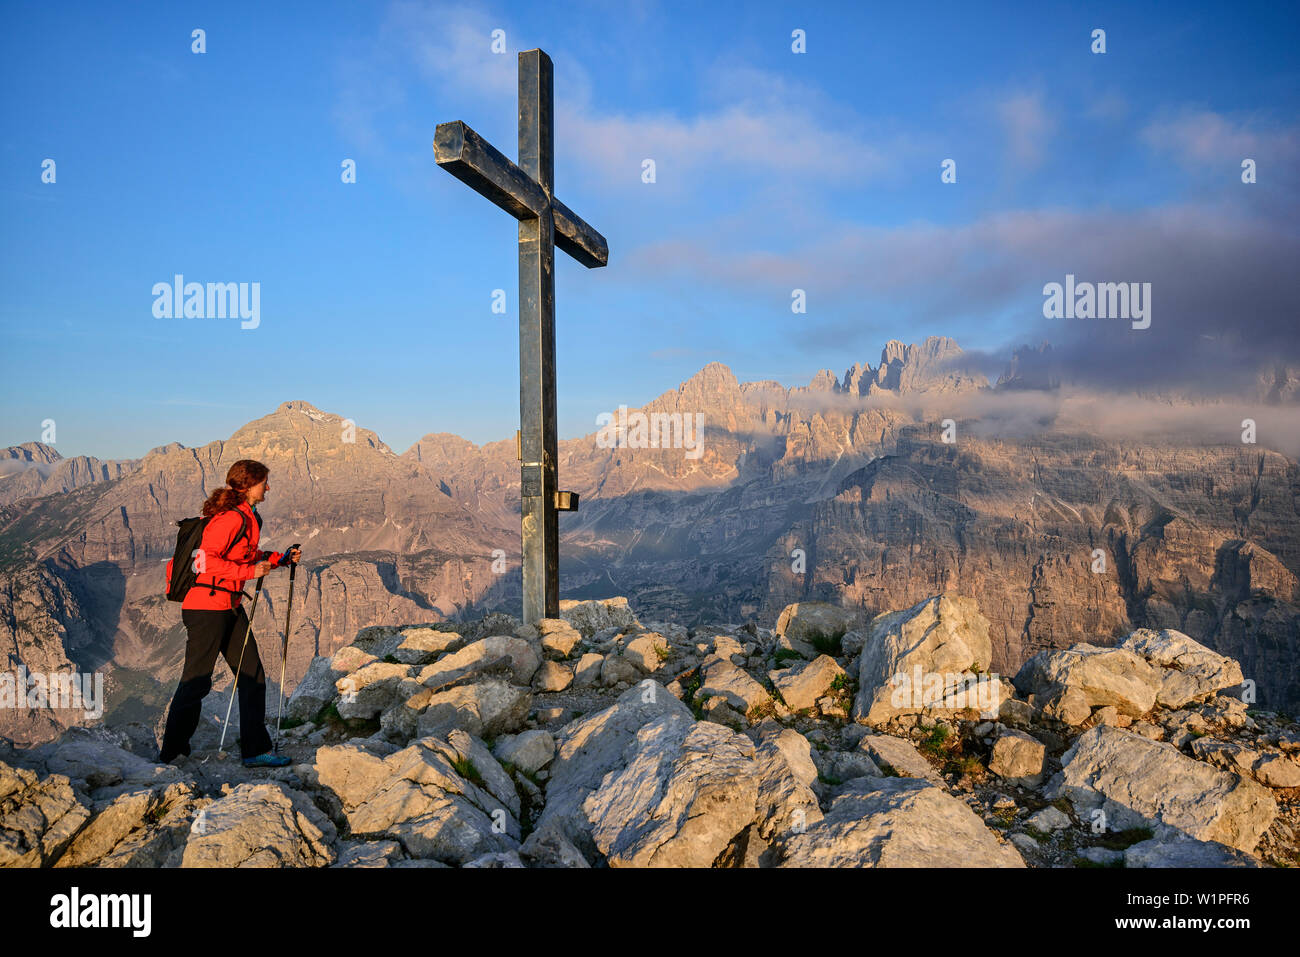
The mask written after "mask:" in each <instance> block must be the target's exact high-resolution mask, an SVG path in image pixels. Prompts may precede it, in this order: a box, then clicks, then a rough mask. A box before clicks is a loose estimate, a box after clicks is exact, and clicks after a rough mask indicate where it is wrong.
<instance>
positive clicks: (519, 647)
mask: <svg viewBox="0 0 1300 957" xmlns="http://www.w3.org/2000/svg"><path fill="white" fill-rule="evenodd" d="M502 657H507V658H509V659H510V672H511V678H510V680H511V681H512V682H513V683H514V684H517V685H522V686H524V687H527V686H528V684H529V682H531V681H532V680H533V674H534V673H535V672H536V671H537V669H538V668H539V667H541V664H542V656H541V654H540V652H539V651H538V649H537V646H536V645H534V644H533V643H532V642H530V641H528V640H526V639H524V638H516V637H515V636H514V635H490V636H489V637H487V638H481V639H479V640H478V641H475V642H471V643H470V644H468V645H466V646H465V647H463V648H461V649H460V650H458V651H453V652H452V653H451V654H447V655H443V656H442V657H441V658H439V659H438V660H437V661H436V662H434V663H433V664H431V665H425V666H424V667H423V668H421V669H420V671H419V673H418V674H417V675H416V680H417V681H418V682H419V683H420V684H423V685H426V686H430V687H433V686H442V685H445V684H446V683H447V681H448V680H451V679H454V677H455V676H456V675H457V674H461V673H470V672H473V671H476V670H481V669H482V668H483V667H486V666H489V665H491V664H492V663H493V662H495V661H496V659H498V658H502Z"/></svg>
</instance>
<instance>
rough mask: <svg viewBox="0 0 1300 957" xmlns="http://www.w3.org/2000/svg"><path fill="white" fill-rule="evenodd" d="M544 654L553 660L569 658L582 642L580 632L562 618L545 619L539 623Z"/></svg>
mask: <svg viewBox="0 0 1300 957" xmlns="http://www.w3.org/2000/svg"><path fill="white" fill-rule="evenodd" d="M537 629H538V634H539V635H540V637H541V642H542V652H543V653H544V654H546V655H547V656H548V657H551V658H567V657H569V655H571V654H573V649H574V648H576V647H578V644H579V643H580V642H581V641H582V632H580V631H578V629H577V628H574V627H573V626H572V625H570V624H569V623H568V622H567V621H565V620H564V619H562V618H543V619H542V620H541V621H539V622H538V623H537Z"/></svg>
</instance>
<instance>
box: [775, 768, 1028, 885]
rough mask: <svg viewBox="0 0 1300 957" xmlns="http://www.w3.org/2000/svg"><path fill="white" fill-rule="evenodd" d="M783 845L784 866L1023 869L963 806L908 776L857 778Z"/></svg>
mask: <svg viewBox="0 0 1300 957" xmlns="http://www.w3.org/2000/svg"><path fill="white" fill-rule="evenodd" d="M779 843H780V848H781V853H782V860H781V865H780V866H782V867H1024V866H1025V864H1024V860H1023V859H1022V858H1021V857H1020V854H1019V852H1018V851H1016V849H1015V848H1014V847H1013V846H1011V845H1009V844H1003V843H1001V842H999V840H998V838H997V836H996V835H995V834H994V833H993V832H992V831H990V830H989V829H988V828H987V827H985V825H984V822H982V821H981V820H980V819H979V818H978V817H977V816H976V815H975V813H974V812H973V811H972V810H971V809H970V808H969V807H967V806H966V804H964V803H963V802H962V801H959V800H957V799H956V798H954V797H951V796H950V795H948V794H946V793H945V792H944V790H943V789H942V788H940V787H937V786H935V785H933V784H930V783H929V782H926V781H920V780H916V779H913V778H868V777H863V778H856V779H855V780H852V781H850V782H848V783H847V784H845V785H844V790H843V791H842V792H841V793H840V794H838V795H837V796H836V797H835V798H834V800H833V801H832V802H831V806H830V810H829V811H828V812H827V814H826V816H825V817H824V818H822V820H821V821H819V822H817V823H816V824H813V825H812V826H811V827H809V828H808V829H807V830H806V831H804V832H803V833H790V834H787V836H786V837H785V838H784V840H782V841H781V842H779Z"/></svg>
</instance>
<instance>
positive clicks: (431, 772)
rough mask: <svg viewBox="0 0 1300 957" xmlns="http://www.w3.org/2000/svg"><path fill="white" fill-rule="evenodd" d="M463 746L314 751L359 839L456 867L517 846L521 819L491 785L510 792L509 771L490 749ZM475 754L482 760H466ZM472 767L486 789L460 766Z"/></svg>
mask: <svg viewBox="0 0 1300 957" xmlns="http://www.w3.org/2000/svg"><path fill="white" fill-rule="evenodd" d="M455 734H456V732H453V736H454V735H455ZM460 743H461V745H462V747H461V749H460V750H457V748H455V747H453V745H452V744H451V743H450V742H448V741H443V740H441V739H439V738H434V737H428V738H421V739H420V740H419V741H416V742H415V743H413V744H412V745H410V746H409V747H407V748H403V749H402V750H401V751H398V752H396V753H394V754H390V755H388V756H387V757H384V758H379V757H376V756H375V755H373V754H370V753H369V752H367V751H366V750H365V749H363V748H360V747H357V746H356V745H353V744H345V745H337V746H333V747H325V748H321V749H320V750H318V751H317V752H316V772H317V775H318V778H319V781H320V785H321V787H322V788H327V789H329V790H330V791H332V792H333V793H334V794H335V796H336V797H337V798H338V800H339V802H340V804H341V806H342V809H343V813H344V815H345V816H346V818H347V821H348V825H349V828H350V830H351V833H352V835H353V836H355V837H366V838H384V839H390V840H396V841H398V842H400V843H401V845H402V847H403V848H404V849H405V851H406V853H407V854H409V855H410V856H411V857H415V858H432V859H434V860H437V861H441V862H443V863H447V864H457V865H459V864H465V863H468V862H469V861H472V860H474V859H475V858H478V857H481V856H482V855H483V854H486V853H491V852H497V851H510V850H515V849H517V848H518V846H519V845H518V842H519V838H520V827H519V822H518V820H517V819H516V818H515V816H514V815H513V813H512V812H511V811H510V809H509V808H508V807H506V806H505V805H504V804H502V802H501V801H500V800H499V798H498V797H497V796H495V795H494V794H493V793H492V791H491V790H489V787H490V786H495V787H496V788H498V789H501V790H504V788H505V781H508V778H503V777H502V776H503V775H504V773H505V772H504V770H502V769H501V767H500V765H499V764H496V762H495V760H494V759H493V758H492V757H491V755H490V754H487V752H486V748H483V750H482V751H481V752H480V751H477V749H474V748H473V745H472V743H469V744H467V743H466V742H465V740H464V739H461V742H460ZM478 747H480V748H481V747H482V743H481V742H479V743H478ZM473 753H476V754H477V755H478V757H477V758H469V759H468V762H467V755H469V754H473ZM470 765H472V766H473V768H474V770H475V772H476V773H477V775H478V776H480V777H481V778H482V779H483V780H484V783H485V786H484V787H480V786H479V785H477V784H475V783H474V782H473V781H471V780H469V779H467V778H466V777H465V776H463V775H462V774H461V773H460V771H459V770H458V767H461V768H464V769H465V770H466V771H467V772H468V771H469V767H470ZM480 765H482V766H481V767H480ZM494 766H495V770H494V769H493V767H494ZM493 781H495V782H496V783H495V785H492V784H490V782H493Z"/></svg>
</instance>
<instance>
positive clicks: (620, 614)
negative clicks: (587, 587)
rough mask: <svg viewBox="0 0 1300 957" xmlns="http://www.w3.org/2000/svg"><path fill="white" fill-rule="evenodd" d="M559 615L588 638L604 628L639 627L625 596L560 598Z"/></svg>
mask: <svg viewBox="0 0 1300 957" xmlns="http://www.w3.org/2000/svg"><path fill="white" fill-rule="evenodd" d="M560 617H561V618H563V619H564V620H565V621H567V622H568V623H569V624H571V625H573V627H575V628H577V629H578V631H580V632H582V635H583V637H584V638H590V637H591V636H592V635H594V634H595V633H596V632H598V631H600V630H602V629H604V628H611V627H613V628H620V629H628V628H639V627H640V622H638V621H637V620H636V615H634V614H633V613H632V609H631V608H630V607H629V606H628V603H627V599H626V598H603V599H598V600H596V601H572V600H569V599H561V601H560Z"/></svg>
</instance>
